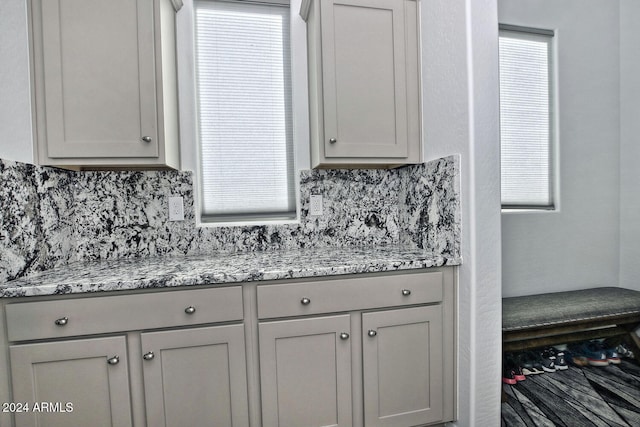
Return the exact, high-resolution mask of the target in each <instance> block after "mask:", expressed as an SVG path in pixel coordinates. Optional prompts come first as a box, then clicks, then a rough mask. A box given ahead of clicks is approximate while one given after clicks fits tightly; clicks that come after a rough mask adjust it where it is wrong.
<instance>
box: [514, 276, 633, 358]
mask: <svg viewBox="0 0 640 427" xmlns="http://www.w3.org/2000/svg"><path fill="white" fill-rule="evenodd" d="M639 327H640V292H639V291H633V290H630V289H624V288H614V287H605V288H593V289H584V290H577V291H568V292H557V293H547V294H539V295H528V296H523V297H512V298H503V299H502V343H503V344H502V346H503V351H518V350H525V349H529V348H535V347H543V346H548V345H556V344H564V343H571V342H577V341H584V340H588V339H594V338H609V337H618V338H619V339H621V340H624V342H625V343H626V344H627V345H628V346H629V348H630V349H631V350H633V352H634V355H635V357H636V359H637V360H638V361H640V339H639V338H638V335H637V334H636V333H635V331H636V329H638V328H639Z"/></svg>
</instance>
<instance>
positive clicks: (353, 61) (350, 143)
mask: <svg viewBox="0 0 640 427" xmlns="http://www.w3.org/2000/svg"><path fill="white" fill-rule="evenodd" d="M301 15H302V17H303V18H305V20H306V21H307V40H308V58H309V102H310V116H311V117H310V130H311V163H312V166H313V167H335V166H345V165H354V166H366V165H370V166H377V167H390V166H394V165H400V164H407V163H419V162H420V161H421V144H422V142H421V129H420V123H421V117H420V77H419V76H420V70H419V60H418V57H419V25H418V20H419V16H418V5H417V2H416V0H326V1H324V0H323V1H317V0H304V1H303V3H302V8H301Z"/></svg>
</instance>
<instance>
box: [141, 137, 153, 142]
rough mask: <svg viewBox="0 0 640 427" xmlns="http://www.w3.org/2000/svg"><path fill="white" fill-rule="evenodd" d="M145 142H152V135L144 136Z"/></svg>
mask: <svg viewBox="0 0 640 427" xmlns="http://www.w3.org/2000/svg"><path fill="white" fill-rule="evenodd" d="M141 139H142V140H143V141H144V142H151V137H150V136H143V137H142V138H141Z"/></svg>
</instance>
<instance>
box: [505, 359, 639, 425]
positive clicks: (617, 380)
mask: <svg viewBox="0 0 640 427" xmlns="http://www.w3.org/2000/svg"><path fill="white" fill-rule="evenodd" d="M504 388H505V392H506V393H507V400H506V402H504V403H502V425H503V426H508V427H511V426H550V427H552V426H566V427H582V426H585V427H589V426H598V427H600V426H602V427H609V426H625V427H627V426H628V427H638V426H640V366H639V365H638V364H637V363H636V362H635V361H630V360H629V359H623V360H622V363H621V364H619V365H609V366H607V367H594V366H587V367H584V368H578V367H575V366H570V367H569V369H568V370H566V371H558V372H555V373H544V374H540V375H532V376H528V377H527V379H526V380H525V381H521V382H518V384H516V385H513V386H510V385H504Z"/></svg>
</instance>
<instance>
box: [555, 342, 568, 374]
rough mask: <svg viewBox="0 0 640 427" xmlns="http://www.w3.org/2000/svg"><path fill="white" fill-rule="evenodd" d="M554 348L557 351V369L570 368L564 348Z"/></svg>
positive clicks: (564, 369)
mask: <svg viewBox="0 0 640 427" xmlns="http://www.w3.org/2000/svg"><path fill="white" fill-rule="evenodd" d="M553 350H554V351H555V354H556V360H555V365H556V370H558V371H566V370H567V369H569V364H568V363H567V359H566V355H565V353H564V350H558V349H557V348H554V349H553Z"/></svg>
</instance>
